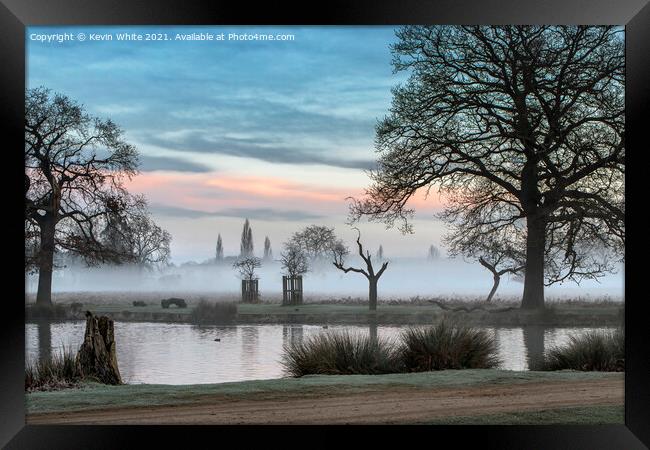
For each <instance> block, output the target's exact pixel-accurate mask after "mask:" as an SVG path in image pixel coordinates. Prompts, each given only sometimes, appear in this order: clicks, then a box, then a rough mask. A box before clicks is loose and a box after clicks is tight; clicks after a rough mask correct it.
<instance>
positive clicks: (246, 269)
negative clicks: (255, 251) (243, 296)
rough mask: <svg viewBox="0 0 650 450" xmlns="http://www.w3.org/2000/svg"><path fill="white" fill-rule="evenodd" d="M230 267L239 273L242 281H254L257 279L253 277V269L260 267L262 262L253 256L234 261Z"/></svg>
mask: <svg viewBox="0 0 650 450" xmlns="http://www.w3.org/2000/svg"><path fill="white" fill-rule="evenodd" d="M232 267H233V269H236V270H237V271H238V272H239V276H240V277H241V278H242V280H254V279H256V278H257V277H256V276H255V269H259V268H260V267H262V260H261V259H260V258H257V257H255V256H249V257H247V258H241V259H239V260H237V261H235V262H234V263H233V265H232Z"/></svg>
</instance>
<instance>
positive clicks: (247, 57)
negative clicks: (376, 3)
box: [26, 26, 442, 262]
mask: <svg viewBox="0 0 650 450" xmlns="http://www.w3.org/2000/svg"><path fill="white" fill-rule="evenodd" d="M394 31H395V30H394V28H393V27H376V26H373V27H333V26H324V27H250V26H240V27H232V26H230V27H150V26H147V27H29V28H28V30H27V35H26V43H27V74H28V76H27V85H28V87H37V86H45V87H48V88H50V89H52V90H53V91H56V92H61V93H63V94H66V95H68V96H70V97H71V98H73V99H75V100H76V101H78V102H80V103H82V104H84V105H85V106H86V108H87V110H88V111H89V112H91V113H92V114H96V115H98V116H101V117H110V118H111V119H113V121H115V122H116V123H117V124H119V125H120V126H121V127H122V128H123V129H124V131H125V137H126V139H127V140H128V141H129V142H130V143H132V144H134V145H135V146H136V147H137V149H138V151H139V152H140V155H141V163H142V164H141V167H140V169H141V173H140V175H138V176H137V177H136V178H135V179H134V180H133V181H132V182H131V183H130V185H129V189H130V190H131V191H133V192H137V193H143V194H145V195H146V196H147V198H148V199H149V202H150V207H151V210H152V212H153V213H154V217H155V219H156V221H157V222H158V223H160V224H161V225H162V226H163V227H165V228H166V229H168V230H169V231H170V232H171V233H172V236H173V241H172V258H173V260H174V261H175V262H182V261H186V260H190V259H193V260H198V261H200V260H204V259H207V258H210V257H212V256H213V248H214V244H215V243H216V236H217V233H221V234H222V236H223V237H224V247H225V252H226V254H228V253H236V252H238V250H239V242H238V240H239V234H240V232H241V226H242V222H243V219H244V218H245V217H248V218H249V219H251V223H252V227H253V230H254V239H255V240H256V241H259V242H257V243H256V245H257V248H261V247H262V242H263V239H264V237H265V236H266V235H268V236H269V237H270V239H271V242H272V243H273V244H274V247H275V248H276V253H278V254H279V247H280V245H281V243H282V242H283V241H285V240H286V239H287V238H288V237H289V236H290V234H291V233H292V232H294V231H297V230H298V229H300V228H302V227H303V226H306V225H309V224H311V223H319V224H324V225H329V226H334V227H335V228H336V230H337V232H338V233H339V234H340V235H342V236H343V237H344V238H346V239H349V240H350V241H352V240H353V239H354V236H355V232H354V231H353V230H350V229H349V227H347V226H346V225H345V219H346V214H347V208H348V206H347V202H346V200H345V198H346V197H348V196H357V195H359V194H361V192H362V190H363V188H364V187H366V186H367V185H368V177H367V174H366V172H365V170H367V169H369V168H372V167H373V166H374V161H375V157H376V155H375V149H374V138H375V124H376V122H377V120H379V119H381V118H382V117H383V116H384V115H385V114H387V112H388V109H389V107H390V102H391V87H393V86H395V85H396V84H397V83H399V82H403V81H404V80H405V79H406V75H405V74H403V73H400V74H394V73H393V70H392V65H391V54H390V49H389V45H390V44H391V43H392V42H394V41H395V39H396V38H395V34H394ZM201 32H209V33H213V34H215V35H216V34H220V33H224V35H225V36H227V35H228V34H229V33H237V34H241V33H249V34H254V33H265V34H267V33H268V34H274V35H276V34H292V35H294V39H293V40H291V41H229V40H225V41H177V40H174V38H175V35H176V34H177V33H180V34H187V33H201ZM61 33H71V34H72V35H74V36H77V35H78V33H84V34H85V35H86V36H90V34H92V33H96V34H98V35H104V34H110V35H112V37H113V40H112V41H90V40H88V39H87V40H85V41H84V42H80V41H78V40H74V41H64V42H57V41H52V42H49V43H48V42H41V41H36V40H33V36H34V35H48V34H61ZM118 33H141V34H145V33H154V34H155V33H166V34H167V36H169V38H170V39H171V40H169V41H162V42H161V41H118V40H117V39H116V37H117V34H118ZM422 205H425V206H426V207H425V208H423V209H421V210H418V214H419V216H416V217H417V219H422V221H421V226H420V227H419V228H416V231H418V232H419V233H416V235H414V236H403V235H401V233H399V232H398V231H397V230H390V231H387V230H385V227H384V226H383V225H381V224H366V225H364V228H363V232H364V239H365V240H366V241H367V242H368V245H369V247H371V248H372V247H378V246H379V245H380V244H382V245H383V246H384V249H385V251H386V252H389V251H390V252H391V253H392V254H394V255H396V254H402V255H405V256H413V255H419V254H420V253H422V254H423V255H425V254H426V250H427V249H428V246H429V245H430V244H431V243H436V244H438V243H439V240H440V235H441V234H442V228H441V226H440V224H439V223H437V222H435V221H434V220H433V219H432V216H433V212H434V209H435V202H430V203H424V202H422ZM416 226H417V222H416Z"/></svg>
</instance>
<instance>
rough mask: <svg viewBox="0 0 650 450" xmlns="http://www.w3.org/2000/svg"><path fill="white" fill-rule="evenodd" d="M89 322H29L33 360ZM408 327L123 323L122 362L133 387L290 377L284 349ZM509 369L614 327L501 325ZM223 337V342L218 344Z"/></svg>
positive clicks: (72, 342) (75, 337) (71, 340)
mask: <svg viewBox="0 0 650 450" xmlns="http://www.w3.org/2000/svg"><path fill="white" fill-rule="evenodd" d="M85 325H86V322H85V321H70V322H53V323H49V322H36V323H27V324H25V329H26V330H25V332H26V336H25V355H26V358H27V360H30V361H32V360H34V359H36V358H40V357H49V355H52V354H53V352H58V351H60V349H61V348H62V346H65V347H66V348H72V349H73V350H74V351H75V352H76V351H77V350H78V348H79V346H80V345H81V342H82V340H83V335H84V330H85ZM402 329H404V326H403V325H400V326H381V325H380V326H378V327H376V330H375V329H369V327H368V326H367V325H366V326H362V325H329V326H328V328H324V327H323V326H321V325H297V324H290V325H234V326H196V325H190V324H177V323H148V322H116V323H115V339H116V341H117V359H118V365H119V369H120V372H121V374H122V378H123V380H124V381H125V382H126V383H152V384H198V383H223V382H229V381H243V380H259V379H269V378H281V377H283V376H285V374H284V373H283V370H282V365H281V363H280V361H281V358H282V346H283V344H287V343H290V342H296V341H300V340H302V339H304V338H306V337H308V336H312V335H315V334H318V333H332V332H336V331H342V330H349V331H352V332H358V333H366V334H367V333H369V332H373V333H376V334H377V336H378V337H379V338H389V339H391V338H394V339H397V337H398V336H399V333H400V331H401V330H402ZM484 329H486V330H488V331H489V332H490V333H493V334H494V336H495V337H496V340H497V343H498V351H499V356H500V358H501V360H502V361H503V363H502V365H501V368H502V369H506V370H528V367H529V365H530V361H531V359H533V360H534V359H536V358H540V357H541V355H542V354H543V351H544V349H548V348H549V347H551V346H554V345H562V344H564V343H566V342H567V341H568V339H569V336H570V335H577V334H582V333H585V332H588V331H593V330H599V331H604V330H609V328H543V327H540V326H528V327H514V328H494V327H484ZM215 339H219V340H218V341H216V340H215Z"/></svg>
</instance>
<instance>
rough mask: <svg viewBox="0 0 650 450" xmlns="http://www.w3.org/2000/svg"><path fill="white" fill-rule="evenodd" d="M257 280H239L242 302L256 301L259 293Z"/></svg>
mask: <svg viewBox="0 0 650 450" xmlns="http://www.w3.org/2000/svg"><path fill="white" fill-rule="evenodd" d="M257 281H258V280H241V299H242V302H244V303H257V302H258V301H259V297H260V293H259V290H258V284H257Z"/></svg>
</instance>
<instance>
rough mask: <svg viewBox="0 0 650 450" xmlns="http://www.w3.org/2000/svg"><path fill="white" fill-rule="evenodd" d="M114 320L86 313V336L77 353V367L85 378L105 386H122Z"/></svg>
mask: <svg viewBox="0 0 650 450" xmlns="http://www.w3.org/2000/svg"><path fill="white" fill-rule="evenodd" d="M114 336H115V335H114V327H113V320H112V319H109V318H108V317H106V316H100V317H98V316H95V315H93V314H92V313H91V312H90V311H87V312H86V334H85V335H84V342H83V344H81V347H80V348H79V351H78V352H77V358H76V365H77V369H78V370H79V372H80V374H81V375H82V376H83V377H84V378H95V379H97V380H98V381H100V382H101V383H104V384H122V377H121V376H120V370H119V369H118V367H117V353H116V349H115V337H114Z"/></svg>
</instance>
